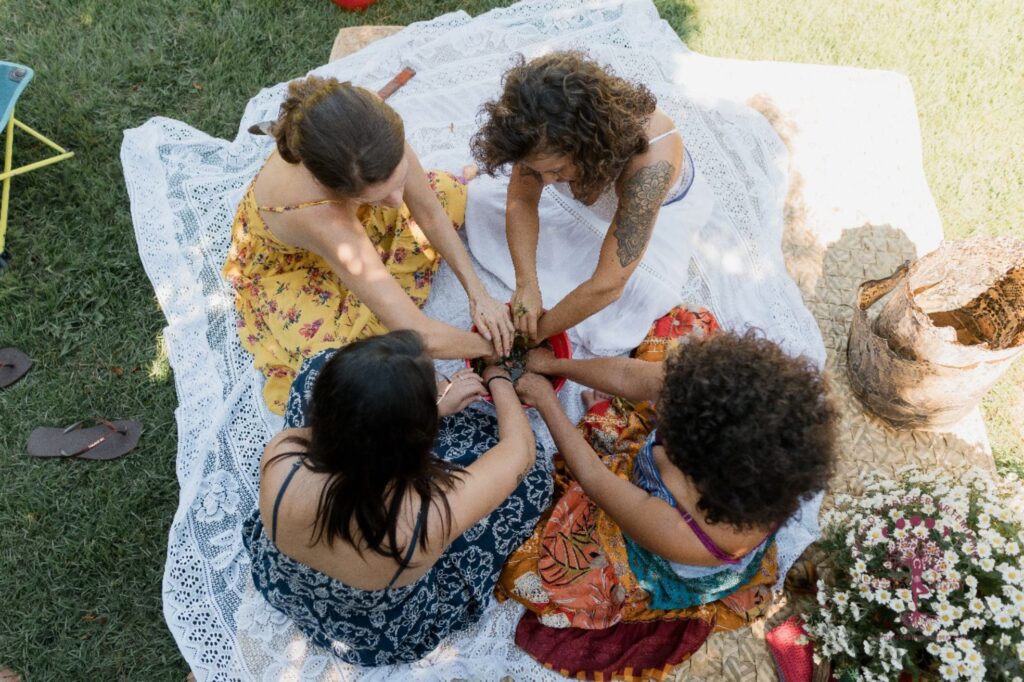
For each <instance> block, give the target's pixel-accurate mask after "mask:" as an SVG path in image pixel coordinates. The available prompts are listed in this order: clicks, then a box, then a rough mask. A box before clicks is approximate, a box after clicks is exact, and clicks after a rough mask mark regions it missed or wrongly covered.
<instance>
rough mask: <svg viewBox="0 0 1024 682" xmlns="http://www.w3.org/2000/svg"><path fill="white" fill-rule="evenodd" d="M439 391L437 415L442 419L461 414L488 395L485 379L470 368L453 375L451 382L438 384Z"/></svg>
mask: <svg viewBox="0 0 1024 682" xmlns="http://www.w3.org/2000/svg"><path fill="white" fill-rule="evenodd" d="M437 391H438V392H437V394H438V396H439V397H438V399H437V413H438V414H439V415H440V416H442V417H447V416H448V415H451V414H456V413H458V412H461V411H462V410H464V409H466V408H467V407H468V406H469V404H470V403H472V402H473V401H475V400H477V399H478V398H482V397H483V396H485V395H487V390H486V389H485V388H484V381H483V379H481V378H480V375H478V374H477V373H476V372H474V371H473V370H471V369H469V368H468V367H467V368H465V369H460V370H459V371H458V372H456V373H455V374H453V375H452V378H451V381H439V382H437Z"/></svg>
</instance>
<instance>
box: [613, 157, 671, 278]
mask: <svg viewBox="0 0 1024 682" xmlns="http://www.w3.org/2000/svg"><path fill="white" fill-rule="evenodd" d="M672 171H673V168H672V164H671V163H669V162H668V161H664V160H663V161H659V162H658V163H656V164H654V165H653V166H644V167H643V168H641V169H640V170H638V171H637V172H636V173H635V174H634V175H633V177H631V178H630V179H629V180H627V181H626V185H625V187H623V189H622V199H621V200H620V201H619V212H618V216H617V217H616V220H615V230H614V231H613V232H612V235H613V236H614V237H615V241H616V242H617V244H618V245H617V246H616V247H615V253H616V255H618V257H619V265H621V266H622V267H626V266H627V265H629V264H630V263H632V262H633V261H635V260H636V259H637V258H639V257H640V255H641V254H642V253H643V252H644V249H646V248H647V242H648V240H650V238H651V231H652V230H654V218H655V216H656V215H657V214H658V209H660V208H661V202H662V200H663V199H664V198H665V192H667V191H668V184H669V181H670V180H671V179H672Z"/></svg>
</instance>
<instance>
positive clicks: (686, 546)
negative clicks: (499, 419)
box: [517, 373, 721, 566]
mask: <svg viewBox="0 0 1024 682" xmlns="http://www.w3.org/2000/svg"><path fill="white" fill-rule="evenodd" d="M517 390H518V391H519V395H520V397H521V398H523V400H527V401H529V402H530V403H531V404H532V405H534V406H535V407H536V408H537V410H538V411H539V412H540V414H541V417H542V418H543V419H544V423H546V424H547V426H548V430H549V431H550V432H551V437H552V438H553V439H554V441H555V445H556V446H557V447H558V452H559V454H561V455H562V457H564V458H565V463H566V464H567V465H568V466H569V470H570V471H571V472H572V475H573V478H575V479H576V480H577V481H578V482H579V484H580V486H581V487H582V488H583V490H584V492H586V493H587V497H589V498H590V499H591V500H593V501H594V504H596V505H597V506H598V507H600V508H601V509H602V510H604V512H605V513H606V514H608V516H609V517H611V519H612V521H614V522H615V523H616V524H617V525H618V526H619V528H620V529H622V532H623V533H624V534H626V535H628V536H629V537H630V538H632V539H633V540H635V541H636V542H637V543H639V544H640V545H641V546H642V547H644V548H645V549H647V550H649V551H651V552H654V553H655V554H657V555H659V556H662V557H665V558H666V559H668V560H669V561H676V562H679V563H687V564H693V565H699V566H714V565H717V564H719V563H721V562H720V561H718V560H717V559H715V558H714V557H712V556H711V555H710V554H708V552H707V550H706V549H704V548H703V546H702V545H701V544H700V541H699V540H697V539H696V537H695V536H694V535H693V533H692V532H691V531H689V530H688V528H687V527H686V524H685V523H684V522H683V521H682V519H681V518H680V516H679V513H678V512H677V511H676V510H675V509H673V508H672V507H671V506H670V505H668V504H666V503H665V502H663V501H661V500H659V499H658V498H656V497H653V496H651V495H649V494H648V493H647V491H645V490H643V489H642V488H639V487H637V486H635V485H633V484H632V483H630V482H629V481H627V480H625V479H622V478H619V477H618V476H617V475H615V474H614V473H612V471H611V470H610V469H608V468H607V467H606V466H605V465H604V463H603V462H602V461H601V459H600V458H599V457H598V456H597V453H596V452H594V450H593V448H591V447H590V445H589V444H588V443H587V441H586V440H585V439H584V438H583V434H581V433H580V431H579V430H578V429H577V428H576V427H575V426H574V425H573V424H572V422H570V421H569V418H568V417H566V416H565V413H564V412H563V411H562V406H561V404H559V402H558V397H557V396H556V395H555V392H554V390H553V389H552V388H551V382H549V381H548V380H547V379H545V378H543V377H541V376H539V375H537V374H532V373H528V374H524V375H523V376H522V377H521V378H520V379H519V382H518V384H517Z"/></svg>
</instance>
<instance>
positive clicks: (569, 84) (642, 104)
mask: <svg viewBox="0 0 1024 682" xmlns="http://www.w3.org/2000/svg"><path fill="white" fill-rule="evenodd" d="M502 86H503V90H502V93H501V96H500V97H498V99H496V100H493V101H490V102H486V103H485V104H484V105H483V106H482V107H481V109H480V111H481V113H482V114H484V115H485V116H486V121H485V122H484V124H483V126H482V127H481V128H480V130H479V131H477V133H476V135H474V136H473V140H472V141H471V143H470V144H471V148H472V151H473V157H474V158H475V159H476V161H477V163H479V164H480V166H481V168H482V169H483V171H484V172H485V173H487V174H488V175H492V176H493V175H495V174H496V173H497V172H498V171H499V170H501V169H503V168H504V167H505V166H507V165H508V164H510V163H516V162H518V161H522V160H523V159H525V158H526V157H528V156H530V155H532V154H536V153H544V154H566V155H568V156H570V157H571V158H572V159H573V160H574V161H575V162H576V166H577V172H578V175H577V177H576V180H574V181H573V183H572V189H573V194H574V195H575V196H576V198H577V199H579V200H580V201H583V202H584V203H587V204H592V203H593V202H594V201H596V200H597V198H598V197H599V196H600V194H601V192H602V191H603V190H604V189H605V188H606V187H608V186H609V185H610V184H611V183H613V182H615V180H616V179H617V178H618V177H619V175H620V174H621V173H622V169H623V168H624V167H625V165H626V162H627V161H629V159H631V158H632V157H633V156H635V155H636V154H639V153H641V152H644V151H646V150H647V133H646V128H647V123H648V121H649V120H650V118H651V116H652V115H653V114H654V110H655V107H656V104H657V102H656V100H655V99H654V95H652V94H651V91H650V90H648V89H647V88H646V87H644V86H643V85H639V84H637V83H632V82H630V81H627V80H625V79H623V78H619V77H618V76H615V75H614V74H612V73H611V72H610V71H608V70H607V69H606V68H604V67H602V66H601V65H600V64H598V63H597V62H595V61H593V60H591V59H588V58H587V57H586V56H585V55H584V54H583V53H581V52H552V53H551V54H548V55H545V56H543V57H538V58H537V59H534V60H532V61H530V62H525V60H523V58H522V57H520V58H519V63H518V64H517V65H516V66H513V67H512V68H511V69H509V70H508V71H507V72H506V73H505V75H504V77H503V79H502Z"/></svg>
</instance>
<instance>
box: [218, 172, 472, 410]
mask: <svg viewBox="0 0 1024 682" xmlns="http://www.w3.org/2000/svg"><path fill="white" fill-rule="evenodd" d="M257 177H258V176H257ZM427 177H428V179H429V181H430V185H431V187H432V188H433V189H434V192H435V194H436V195H437V198H438V201H439V202H440V203H441V206H442V207H443V208H444V210H445V213H447V214H448V217H449V218H451V221H452V226H453V227H454V228H455V229H460V228H461V227H462V224H463V221H464V219H465V213H466V186H465V182H464V181H462V180H461V179H456V178H455V177H454V176H452V175H449V174H448V173H444V172H436V173H435V172H428V173H427ZM254 185H255V180H254V181H253V183H252V184H250V185H249V188H248V190H246V193H245V196H244V197H243V198H242V202H241V203H240V204H239V206H238V211H237V212H236V214H235V219H234V223H233V224H232V228H231V247H230V249H229V250H228V256H227V261H226V262H225V263H224V269H223V275H224V278H225V279H226V280H227V281H228V282H229V283H230V284H231V286H232V287H234V289H235V307H236V309H237V310H238V320H237V322H236V325H237V327H238V336H239V338H240V339H241V342H242V346H243V347H244V348H245V349H246V350H248V351H249V352H250V353H252V355H253V360H254V363H255V365H256V368H257V369H259V370H260V371H261V372H262V373H263V374H264V375H265V376H266V377H267V382H266V385H265V386H264V388H263V398H264V400H265V401H266V403H267V406H268V407H269V408H270V409H271V410H272V411H273V412H275V413H277V414H283V413H284V410H285V403H286V401H287V398H288V389H289V388H290V387H291V383H292V379H293V378H294V377H295V373H296V372H297V371H298V369H299V367H300V365H301V364H302V361H303V360H304V359H305V358H307V357H309V356H311V355H314V354H316V353H318V352H319V351H321V350H323V349H325V348H335V347H338V346H344V345H345V344H348V343H350V342H352V341H355V340H356V339H362V338H366V337H369V336H375V335H377V334H384V333H386V332H387V331H388V330H387V329H386V328H385V327H384V325H383V324H382V323H381V321H380V320H379V319H378V318H377V316H376V315H374V313H373V311H371V310H370V309H369V308H368V307H367V306H366V305H365V304H364V303H363V302H362V301H360V300H359V299H358V298H357V297H356V296H355V295H354V294H353V293H352V292H350V291H349V290H348V288H347V287H346V286H345V284H344V282H342V281H341V279H340V278H339V277H338V275H337V274H335V272H334V271H333V270H332V269H331V267H330V266H329V265H328V264H327V262H326V261H325V260H324V259H323V258H321V257H320V256H318V255H317V254H315V253H312V252H311V251H307V250H306V249H302V248H296V247H291V246H287V245H285V244H282V243H281V242H280V241H279V240H278V239H277V238H276V237H275V236H274V234H273V233H272V232H271V231H270V230H269V229H268V228H267V224H266V222H264V220H263V217H262V216H261V215H260V211H267V212H272V213H283V212H285V211H291V210H298V209H302V208H306V207H309V206H317V205H321V204H324V203H331V202H330V201H329V200H328V201H315V202H307V203H304V204H297V205H295V206H259V205H257V203H256V198H255V195H254V192H253V186H254ZM357 215H358V217H359V220H360V221H361V222H362V223H363V226H364V227H365V228H366V236H367V237H369V238H370V241H371V242H372V243H373V245H374V247H376V249H377V253H378V254H380V259H381V262H383V263H384V266H385V267H386V268H387V269H388V272H390V273H391V275H392V276H393V277H394V278H395V279H396V280H398V283H399V284H400V285H401V286H402V288H403V289H405V291H406V293H407V294H409V297H410V298H411V299H412V300H413V302H414V303H416V305H417V306H420V307H422V306H423V304H424V303H425V302H426V300H427V296H428V295H429V294H430V284H431V281H432V280H433V276H434V273H435V271H436V270H437V266H438V264H439V263H440V255H439V254H438V253H437V252H436V251H435V250H434V248H433V247H432V246H431V245H430V243H429V242H428V241H427V239H426V237H425V236H424V235H423V232H422V231H420V228H419V226H418V225H417V224H416V221H415V220H414V219H413V218H412V215H411V214H410V212H409V209H408V207H406V206H405V205H404V204H403V205H402V206H401V208H386V207H378V206H363V207H361V208H360V209H359V211H358V213H357Z"/></svg>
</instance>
